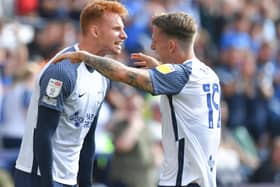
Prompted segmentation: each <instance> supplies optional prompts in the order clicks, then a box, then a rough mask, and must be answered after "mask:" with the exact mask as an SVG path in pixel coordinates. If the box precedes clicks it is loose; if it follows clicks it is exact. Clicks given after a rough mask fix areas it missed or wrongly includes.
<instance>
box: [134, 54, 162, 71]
mask: <svg viewBox="0 0 280 187" xmlns="http://www.w3.org/2000/svg"><path fill="white" fill-rule="evenodd" d="M130 58H131V59H132V60H137V62H135V63H134V64H135V65H136V66H140V67H144V68H153V67H155V66H158V65H160V62H159V61H158V60H156V59H155V58H154V57H151V56H149V55H145V54H143V53H132V54H131V56H130Z"/></svg>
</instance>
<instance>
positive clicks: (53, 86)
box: [46, 79, 63, 98]
mask: <svg viewBox="0 0 280 187" xmlns="http://www.w3.org/2000/svg"><path fill="white" fill-rule="evenodd" d="M62 85H63V82H62V81H59V80H56V79H50V80H49V83H48V86H47V89H46V93H47V96H48V97H51V98H56V97H57V96H58V95H59V94H60V92H61V88H62Z"/></svg>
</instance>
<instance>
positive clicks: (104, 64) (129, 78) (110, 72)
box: [53, 51, 153, 93]
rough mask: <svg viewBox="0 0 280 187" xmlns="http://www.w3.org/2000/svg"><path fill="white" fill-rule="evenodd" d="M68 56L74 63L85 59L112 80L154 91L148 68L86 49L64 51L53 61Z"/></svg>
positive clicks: (54, 61)
mask: <svg viewBox="0 0 280 187" xmlns="http://www.w3.org/2000/svg"><path fill="white" fill-rule="evenodd" d="M67 58H68V59H70V60H71V62H72V63H80V62H81V61H84V62H85V63H86V64H88V65H90V66H92V67H93V68H95V69H96V70H97V71H98V72H99V73H101V74H102V75H104V76H106V77H107V78H109V79H111V80H115V81H120V82H123V83H126V84H129V85H131V86H133V87H137V88H140V89H143V90H145V91H147V92H150V93H153V85H152V81H151V78H150V74H149V72H148V70H146V69H138V68H133V67H128V66H126V65H124V64H122V63H121V62H119V61H116V60H113V59H111V58H106V57H100V56H96V55H93V54H90V53H88V52H86V51H77V52H69V53H64V54H62V55H59V56H57V57H56V58H55V59H53V63H57V62H59V61H62V60H63V59H67Z"/></svg>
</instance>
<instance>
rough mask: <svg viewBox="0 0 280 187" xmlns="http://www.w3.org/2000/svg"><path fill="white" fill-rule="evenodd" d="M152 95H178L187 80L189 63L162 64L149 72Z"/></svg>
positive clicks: (189, 69)
mask: <svg viewBox="0 0 280 187" xmlns="http://www.w3.org/2000/svg"><path fill="white" fill-rule="evenodd" d="M149 73H150V77H151V80H152V84H153V88H154V90H153V94H154V95H160V94H164V95H175V94H178V93H179V92H180V91H181V90H182V89H183V87H184V86H185V85H186V83H187V82H188V80H189V76H190V74H191V63H186V64H163V65H159V66H157V67H155V68H153V69H150V70H149Z"/></svg>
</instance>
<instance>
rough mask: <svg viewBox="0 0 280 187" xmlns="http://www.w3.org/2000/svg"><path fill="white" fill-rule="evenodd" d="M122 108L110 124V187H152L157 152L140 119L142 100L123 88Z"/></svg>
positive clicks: (154, 179) (132, 91)
mask: <svg viewBox="0 0 280 187" xmlns="http://www.w3.org/2000/svg"><path fill="white" fill-rule="evenodd" d="M125 89H126V90H127V92H126V94H124V95H123V97H124V98H123V101H125V102H124V103H123V106H122V107H121V108H118V109H117V110H116V112H115V113H114V115H113V116H112V119H111V122H110V123H109V127H108V128H109V131H110V132H111V134H112V139H113V142H114V145H115V151H114V153H113V155H112V161H111V171H110V181H111V182H110V185H109V186H110V187H143V186H145V187H154V186H156V183H157V178H156V177H155V175H154V172H155V170H156V167H157V165H156V160H155V159H156V158H159V157H160V155H153V153H157V154H159V152H156V151H155V150H156V149H157V148H156V146H158V144H156V142H155V141H154V138H153V135H152V132H151V131H150V129H149V126H148V125H147V124H145V121H144V116H143V106H144V105H143V104H144V99H143V98H142V96H141V95H139V93H137V92H135V91H134V90H131V89H132V88H130V87H128V86H125Z"/></svg>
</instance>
